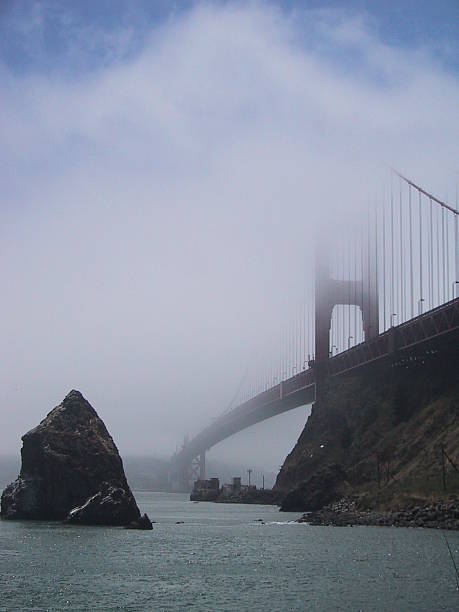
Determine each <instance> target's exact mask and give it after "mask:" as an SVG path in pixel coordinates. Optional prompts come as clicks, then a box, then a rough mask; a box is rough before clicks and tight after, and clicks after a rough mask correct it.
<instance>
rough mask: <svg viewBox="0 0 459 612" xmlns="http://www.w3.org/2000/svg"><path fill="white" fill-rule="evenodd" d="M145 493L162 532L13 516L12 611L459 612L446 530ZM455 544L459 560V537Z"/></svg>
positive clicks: (0, 580) (4, 573)
mask: <svg viewBox="0 0 459 612" xmlns="http://www.w3.org/2000/svg"><path fill="white" fill-rule="evenodd" d="M136 498H137V501H138V503H139V506H140V507H141V510H142V511H146V512H148V513H149V515H150V517H151V518H152V519H153V520H155V521H157V522H156V524H155V525H154V530H153V531H149V532H142V531H129V530H125V529H120V528H100V527H99V528H97V527H76V526H66V525H62V524H60V523H43V522H38V521H37V522H10V521H1V522H0V593H1V601H0V609H1V610H8V611H10V610H66V609H70V610H105V611H106V610H155V611H157V610H190V609H194V610H209V611H212V612H215V611H216V610H218V611H220V610H222V611H223V610H251V611H255V610H263V611H266V610H289V611H290V610H311V609H312V610H334V609H340V610H416V611H418V610H429V611H430V610H459V592H458V591H457V590H456V586H455V578H454V569H453V566H452V563H451V559H450V558H449V553H448V550H447V547H446V545H445V542H444V540H443V537H442V535H441V533H440V532H438V531H435V530H420V529H417V530H416V529H395V528H383V527H353V528H351V527H343V528H331V527H310V526H308V525H300V524H296V523H292V522H291V521H292V520H293V519H295V518H297V517H298V516H299V515H298V514H295V513H279V512H278V510H277V508H275V507H270V506H243V505H239V504H237V505H231V504H211V503H202V502H201V503H199V504H194V503H192V502H189V501H187V497H186V496H185V495H175V494H167V493H137V494H136ZM259 518H261V519H263V521H264V522H265V524H261V523H260V522H257V521H256V519H259ZM177 521H184V523H183V524H176V522H177ZM448 540H449V542H450V545H451V548H452V550H453V554H454V555H455V558H456V562H457V563H459V533H457V532H456V533H451V532H450V533H448Z"/></svg>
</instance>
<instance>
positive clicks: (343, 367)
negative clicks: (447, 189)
mask: <svg viewBox="0 0 459 612" xmlns="http://www.w3.org/2000/svg"><path fill="white" fill-rule="evenodd" d="M458 347H459V298H455V299H454V300H451V301H450V302H448V303H446V304H444V305H442V306H439V307H438V308H435V309H433V310H430V311H428V312H426V313H424V314H422V315H420V316H418V317H416V318H415V319H412V320H410V321H408V322H406V323H403V324H402V325H399V326H397V327H392V328H390V329H389V330H387V331H386V332H384V333H383V334H380V335H379V336H377V337H375V338H371V339H370V340H369V341H367V342H362V343H361V344H358V345H357V346H355V347H352V348H351V349H349V350H347V351H344V352H343V353H340V354H339V355H336V356H335V357H333V358H331V359H328V360H327V362H326V364H322V367H321V368H319V367H318V366H316V367H313V368H310V369H308V370H305V371H303V372H300V373H299V374H297V375H295V376H293V377H292V378H289V379H288V380H285V381H282V382H281V383H280V384H278V385H276V386H274V387H272V388H270V389H268V390H267V391H264V392H262V393H260V394H259V395H257V396H256V397H254V398H252V399H251V400H249V401H247V402H245V403H244V404H241V405H240V406H238V407H237V408H234V409H233V410H231V412H228V413H226V414H224V415H222V416H220V417H218V419H216V420H215V422H214V423H212V425H209V426H208V427H206V428H205V429H203V430H202V431H201V432H200V433H199V434H198V435H197V436H195V437H194V438H193V439H192V440H190V442H189V443H188V444H187V446H185V447H184V448H183V449H182V450H181V451H180V452H179V453H177V455H175V456H174V457H173V459H172V463H173V465H174V468H175V469H176V470H180V469H182V468H186V467H187V466H189V465H190V464H191V462H192V461H193V459H195V458H196V457H197V456H198V455H201V453H203V452H205V451H206V450H208V449H209V448H211V447H212V446H215V444H218V442H221V441H222V440H225V439H226V438H228V437H229V436H232V435H233V434H235V433H238V432H239V431H242V430H243V429H246V428H247V427H250V426H251V425H255V424H256V423H260V422H261V421H264V420H266V419H269V418H271V417H273V416H276V415H277V414H282V413H283V412H287V411H288V410H293V409H294V408H298V407H299V406H304V405H307V404H311V403H312V402H314V401H315V395H316V380H317V378H318V377H319V370H322V374H320V378H321V377H322V376H323V375H325V376H330V377H339V376H343V375H345V374H348V373H355V374H357V373H359V372H361V371H363V370H364V369H365V368H369V367H373V366H378V367H380V366H381V365H383V364H387V363H389V364H391V365H395V366H396V365H400V366H402V367H403V366H406V365H407V364H408V363H410V362H412V361H419V360H424V359H426V358H429V357H430V356H432V355H433V354H435V353H437V352H439V351H440V352H448V353H449V354H450V355H451V357H450V358H451V359H455V360H457V359H458V356H459V352H458V351H459V348H458ZM324 366H325V367H324Z"/></svg>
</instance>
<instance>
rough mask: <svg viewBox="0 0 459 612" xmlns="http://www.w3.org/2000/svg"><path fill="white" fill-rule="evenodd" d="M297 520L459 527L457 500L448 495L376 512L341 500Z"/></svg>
mask: <svg viewBox="0 0 459 612" xmlns="http://www.w3.org/2000/svg"><path fill="white" fill-rule="evenodd" d="M297 522H298V523H308V524H310V525H322V526H334V527H352V526H354V525H355V526H357V525H368V526H371V525H372V526H380V527H424V528H429V529H447V530H459V500H458V499H457V498H456V497H451V498H449V499H447V500H438V501H434V502H429V503H421V504H418V505H415V506H411V507H408V508H404V509H400V510H381V511H377V510H368V509H362V508H359V505H358V502H357V501H356V500H355V499H341V500H340V501H338V502H336V503H334V504H330V505H328V506H324V507H323V508H322V509H321V510H317V511H315V512H308V513H306V514H304V515H303V516H302V517H301V518H299V519H298V521H297Z"/></svg>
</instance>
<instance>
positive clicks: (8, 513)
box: [1, 391, 151, 529]
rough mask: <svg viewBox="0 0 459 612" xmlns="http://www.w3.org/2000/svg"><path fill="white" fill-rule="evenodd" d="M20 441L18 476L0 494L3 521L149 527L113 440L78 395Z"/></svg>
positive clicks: (70, 394) (73, 396)
mask: <svg viewBox="0 0 459 612" xmlns="http://www.w3.org/2000/svg"><path fill="white" fill-rule="evenodd" d="M22 441H23V447H22V450H21V455H22V466H21V472H20V474H19V476H18V478H17V479H16V480H15V482H13V483H12V484H10V485H9V486H8V487H6V489H5V490H4V491H3V494H2V498H1V517H2V518H5V519H40V520H66V521H67V522H70V523H79V524H85V525H123V526H129V527H133V528H139V529H151V522H150V520H149V519H148V517H147V516H146V515H144V517H141V516H140V511H139V508H138V507H137V503H136V501H135V499H134V496H133V495H132V492H131V490H130V488H129V485H128V483H127V480H126V476H125V474H124V469H123V462H122V460H121V457H120V455H119V453H118V449H117V448H116V446H115V443H114V442H113V439H112V437H111V436H110V434H109V433H108V431H107V428H106V427H105V425H104V423H103V422H102V420H101V419H100V418H99V416H98V415H97V412H96V411H95V410H94V408H93V407H92V406H91V404H90V403H89V402H88V401H87V400H86V399H85V398H84V397H83V396H82V394H81V393H80V392H79V391H71V392H70V393H69V394H68V395H67V396H66V398H65V399H64V401H63V402H62V404H60V405H59V406H57V407H56V408H54V409H53V410H52V411H51V412H50V413H49V414H48V415H47V416H46V418H45V419H43V421H42V422H41V423H40V424H39V425H38V426H37V427H35V428H34V429H32V430H30V431H29V432H27V433H26V434H24V436H22Z"/></svg>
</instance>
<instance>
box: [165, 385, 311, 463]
mask: <svg viewBox="0 0 459 612" xmlns="http://www.w3.org/2000/svg"><path fill="white" fill-rule="evenodd" d="M311 378H312V377H311ZM314 399H315V384H314V382H313V381H311V382H308V384H307V385H306V386H305V387H303V388H302V389H295V390H294V391H293V392H292V393H290V394H287V395H285V396H283V397H282V393H281V385H276V386H275V387H273V388H271V389H269V390H268V391H266V392H264V393H261V394H260V395H257V396H256V397H255V398H253V399H252V400H249V401H248V402H245V403H244V404H242V405H241V406H239V407H238V408H235V409H234V410H232V411H231V412H230V413H228V414H224V415H222V416H221V417H219V418H218V420H216V421H215V423H213V424H212V425H209V426H208V427H206V429H204V430H203V431H201V433H199V434H198V435H197V436H196V437H194V438H193V439H192V440H191V441H190V443H189V444H188V445H187V446H186V447H185V448H184V449H183V450H182V451H181V452H180V453H179V455H178V456H177V457H176V460H175V464H176V465H177V467H179V466H181V467H184V466H186V465H189V464H190V463H191V461H192V460H193V459H194V458H195V457H197V456H198V455H199V454H200V453H202V452H203V451H206V450H208V449H209V448H211V447H212V446H215V444H218V443H219V442H221V441H222V440H225V439H226V438H229V437H230V436H232V435H234V434H236V433H238V432H239V431H242V430H243V429H246V428H247V427H250V426H251V425H255V424H256V423H260V422H261V421H265V420H266V419H270V418H271V417H273V416H276V415H278V414H282V413H283V412H287V411H289V410H293V409H294V408H299V407H300V406H305V405H307V404H311V403H312V402H313V401H314Z"/></svg>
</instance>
